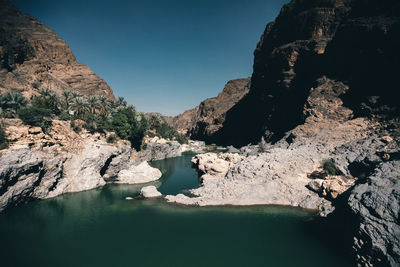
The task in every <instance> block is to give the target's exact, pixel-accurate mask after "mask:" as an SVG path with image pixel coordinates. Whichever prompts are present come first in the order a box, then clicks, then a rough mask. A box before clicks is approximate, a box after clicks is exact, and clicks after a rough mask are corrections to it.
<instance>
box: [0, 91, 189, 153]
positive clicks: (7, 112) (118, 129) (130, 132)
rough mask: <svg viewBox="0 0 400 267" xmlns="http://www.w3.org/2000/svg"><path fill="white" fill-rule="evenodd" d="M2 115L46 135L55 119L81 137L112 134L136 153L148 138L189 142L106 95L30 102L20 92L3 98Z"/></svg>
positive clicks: (45, 95) (43, 94)
mask: <svg viewBox="0 0 400 267" xmlns="http://www.w3.org/2000/svg"><path fill="white" fill-rule="evenodd" d="M0 108H1V115H2V117H5V118H17V117H19V118H20V119H21V120H22V121H23V122H24V123H25V124H28V125H31V126H39V127H41V128H42V129H43V131H44V132H45V133H47V132H49V131H50V130H51V125H52V119H59V120H64V121H71V127H72V129H73V130H74V131H75V132H77V133H79V132H80V131H81V130H82V128H85V129H86V130H87V131H89V132H90V133H95V132H99V133H105V132H110V133H111V134H110V135H108V138H107V141H109V142H110V143H114V142H116V140H118V139H124V140H129V141H130V142H131V144H132V147H134V148H135V149H136V150H140V149H141V148H142V147H143V144H142V141H143V138H144V136H145V135H146V134H148V135H149V136H159V137H162V138H167V139H171V140H176V141H178V142H180V143H181V144H183V143H187V141H188V140H187V138H186V137H185V136H183V135H180V134H178V133H177V131H176V130H175V128H174V127H173V126H171V125H170V124H168V123H167V122H166V121H165V120H164V118H163V117H161V116H159V115H152V116H150V118H146V116H145V115H144V114H143V113H140V112H137V111H136V109H135V107H134V106H132V105H128V103H127V102H126V101H125V99H124V98H123V97H119V98H118V99H117V100H116V101H112V100H109V99H108V98H107V97H106V96H104V95H99V96H88V97H86V96H83V95H82V94H81V93H80V92H77V91H64V92H63V93H62V94H61V95H58V94H57V93H56V92H54V91H51V90H48V89H42V90H39V94H38V95H35V96H33V97H32V98H31V99H30V100H29V101H28V100H27V99H26V98H24V97H23V96H22V95H21V94H20V93H19V92H9V93H5V94H2V95H0Z"/></svg>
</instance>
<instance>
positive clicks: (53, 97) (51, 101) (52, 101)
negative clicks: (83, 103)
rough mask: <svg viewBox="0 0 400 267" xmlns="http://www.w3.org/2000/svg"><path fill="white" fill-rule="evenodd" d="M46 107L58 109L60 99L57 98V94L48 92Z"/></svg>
mask: <svg viewBox="0 0 400 267" xmlns="http://www.w3.org/2000/svg"><path fill="white" fill-rule="evenodd" d="M47 101H48V106H49V107H51V109H53V110H56V109H58V104H59V103H60V98H59V97H58V95H57V93H56V92H54V91H50V93H49V94H48V96H47Z"/></svg>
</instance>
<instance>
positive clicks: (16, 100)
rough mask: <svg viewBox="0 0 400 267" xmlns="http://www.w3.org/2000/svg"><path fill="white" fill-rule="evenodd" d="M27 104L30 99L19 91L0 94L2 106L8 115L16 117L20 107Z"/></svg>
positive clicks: (0, 105)
mask: <svg viewBox="0 0 400 267" xmlns="http://www.w3.org/2000/svg"><path fill="white" fill-rule="evenodd" d="M26 104H28V100H26V98H25V97H24V96H23V95H22V94H21V93H19V92H7V93H5V94H3V95H1V96H0V107H1V108H2V109H3V111H4V113H5V116H6V117H11V118H13V117H15V116H16V112H18V110H19V108H20V107H23V106H26Z"/></svg>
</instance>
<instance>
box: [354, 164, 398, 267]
mask: <svg viewBox="0 0 400 267" xmlns="http://www.w3.org/2000/svg"><path fill="white" fill-rule="evenodd" d="M347 205H348V207H349V209H350V210H351V212H352V213H353V214H354V216H355V217H356V220H357V221H359V225H357V229H356V230H357V231H356V233H355V236H354V246H353V247H354V250H355V251H356V254H357V259H358V261H359V262H360V264H361V265H363V266H385V265H387V266H398V265H399V263H400V247H399V246H400V245H399V244H400V225H399V215H400V161H398V160H396V161H391V162H384V163H381V164H379V166H378V167H377V168H376V170H375V171H374V172H373V174H372V175H371V176H369V177H368V178H366V179H365V181H364V182H363V183H361V184H359V185H357V186H356V187H355V188H354V189H353V190H352V191H351V194H350V196H349V198H348V200H347Z"/></svg>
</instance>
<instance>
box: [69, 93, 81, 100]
mask: <svg viewBox="0 0 400 267" xmlns="http://www.w3.org/2000/svg"><path fill="white" fill-rule="evenodd" d="M71 95H72V99H75V98H78V97H82V94H81V93H80V92H78V91H72V93H71Z"/></svg>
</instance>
